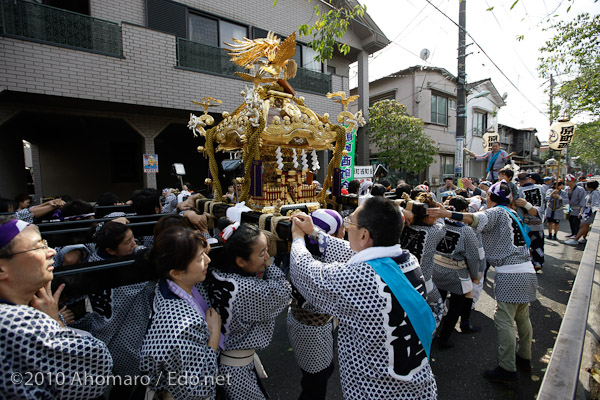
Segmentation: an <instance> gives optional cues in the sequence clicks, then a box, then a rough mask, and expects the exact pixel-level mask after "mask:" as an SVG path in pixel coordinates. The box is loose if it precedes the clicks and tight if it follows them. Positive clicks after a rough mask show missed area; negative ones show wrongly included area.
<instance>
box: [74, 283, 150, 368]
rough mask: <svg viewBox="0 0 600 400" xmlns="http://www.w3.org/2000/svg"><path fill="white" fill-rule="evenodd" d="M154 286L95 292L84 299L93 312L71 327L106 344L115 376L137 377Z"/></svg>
mask: <svg viewBox="0 0 600 400" xmlns="http://www.w3.org/2000/svg"><path fill="white" fill-rule="evenodd" d="M155 286H156V283H155V282H140V283H136V284H133V285H127V286H121V287H118V288H114V289H107V290H104V291H102V292H98V293H94V294H93V295H90V296H89V297H88V300H87V303H88V307H87V308H89V307H90V306H91V309H92V312H89V313H87V314H86V315H85V316H84V317H83V318H82V319H80V320H78V321H76V322H75V323H74V324H73V325H74V326H75V327H76V328H79V329H83V330H86V331H88V332H90V333H91V334H92V335H94V337H97V338H98V339H100V340H102V341H103V342H104V343H106V344H107V346H108V347H109V349H110V351H111V354H112V355H113V359H114V370H113V374H114V375H121V376H135V375H139V374H140V370H139V366H140V358H139V355H140V349H141V348H142V343H143V341H144V337H145V336H146V331H147V328H148V321H149V319H150V316H151V314H152V302H153V299H154V292H155Z"/></svg>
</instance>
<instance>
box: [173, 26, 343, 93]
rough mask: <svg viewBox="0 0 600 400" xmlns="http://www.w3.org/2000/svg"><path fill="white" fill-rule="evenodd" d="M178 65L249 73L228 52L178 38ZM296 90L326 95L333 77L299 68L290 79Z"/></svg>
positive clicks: (224, 72) (223, 72) (231, 74)
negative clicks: (235, 62)
mask: <svg viewBox="0 0 600 400" xmlns="http://www.w3.org/2000/svg"><path fill="white" fill-rule="evenodd" d="M177 65H178V66H179V67H183V68H188V69H192V70H195V71H199V72H210V73H213V74H217V75H223V76H227V77H230V78H231V77H234V72H247V71H246V70H245V69H244V68H242V67H240V66H238V65H236V64H234V63H232V62H231V61H230V59H229V56H228V55H227V50H226V49H222V48H219V47H213V46H208V45H206V44H202V43H198V42H192V41H191V40H187V39H183V38H179V37H178V38H177ZM290 84H291V85H292V86H293V87H294V89H296V90H302V91H307V92H314V93H319V94H325V93H327V92H330V91H331V75H328V74H322V73H320V72H315V71H311V70H308V69H304V68H298V72H297V74H296V77H294V78H292V79H290Z"/></svg>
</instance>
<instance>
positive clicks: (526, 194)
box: [518, 183, 546, 232]
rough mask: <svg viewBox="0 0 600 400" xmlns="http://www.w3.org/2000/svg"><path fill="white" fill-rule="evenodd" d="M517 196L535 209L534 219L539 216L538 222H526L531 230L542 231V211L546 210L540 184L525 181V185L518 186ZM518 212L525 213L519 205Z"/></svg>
mask: <svg viewBox="0 0 600 400" xmlns="http://www.w3.org/2000/svg"><path fill="white" fill-rule="evenodd" d="M518 190H519V192H518V193H519V198H523V199H525V200H527V202H528V203H530V204H531V205H532V206H533V207H535V209H536V210H537V212H538V213H537V215H535V217H537V218H534V220H536V221H537V219H538V218H539V221H540V223H539V224H528V225H529V227H530V228H531V230H532V231H534V232H543V231H544V223H543V221H544V213H545V211H546V194H545V192H544V189H543V188H542V185H535V184H533V183H526V184H525V185H522V186H519V189H518ZM519 213H520V214H521V215H524V214H525V213H527V210H525V209H524V208H522V207H519Z"/></svg>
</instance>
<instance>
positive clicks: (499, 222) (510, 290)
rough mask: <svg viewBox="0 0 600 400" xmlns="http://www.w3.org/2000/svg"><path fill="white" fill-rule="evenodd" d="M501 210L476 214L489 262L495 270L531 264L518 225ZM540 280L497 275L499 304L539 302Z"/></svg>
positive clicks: (522, 275) (526, 275) (530, 275)
mask: <svg viewBox="0 0 600 400" xmlns="http://www.w3.org/2000/svg"><path fill="white" fill-rule="evenodd" d="M508 213H509V211H506V210H505V209H503V208H500V207H493V208H490V209H487V210H485V211H481V212H478V213H475V215H476V216H477V218H478V220H479V222H478V224H477V226H476V227H474V228H475V230H476V231H477V232H479V233H481V237H482V241H483V248H484V250H485V256H486V258H487V260H488V262H489V263H490V264H491V265H492V266H494V267H502V266H507V265H516V264H523V263H527V262H530V256H529V249H528V248H527V246H526V245H525V240H524V239H523V235H522V234H521V230H520V229H519V227H518V225H517V223H516V222H515V221H514V219H513V218H512V217H511V216H510V215H509V214H508ZM536 288H537V277H536V275H535V271H534V270H533V267H532V271H531V273H496V278H495V284H494V294H495V296H496V301H501V302H505V303H520V304H524V303H529V302H532V301H534V300H535V298H536Z"/></svg>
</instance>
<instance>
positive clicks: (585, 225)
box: [565, 181, 600, 244]
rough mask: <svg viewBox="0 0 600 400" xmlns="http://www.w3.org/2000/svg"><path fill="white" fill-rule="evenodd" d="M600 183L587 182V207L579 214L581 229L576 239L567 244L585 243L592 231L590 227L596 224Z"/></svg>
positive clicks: (568, 241) (599, 207) (599, 205)
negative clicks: (599, 184) (599, 185)
mask: <svg viewBox="0 0 600 400" xmlns="http://www.w3.org/2000/svg"><path fill="white" fill-rule="evenodd" d="M597 189H598V181H587V182H586V184H585V190H587V192H588V193H587V195H586V196H585V206H584V207H583V208H582V209H581V211H580V212H579V217H580V218H581V227H580V228H579V232H577V236H575V238H574V239H569V240H567V241H566V242H565V244H579V243H585V241H586V239H585V237H586V236H587V234H588V232H589V231H590V225H591V224H592V223H593V222H594V217H595V216H596V211H598V210H600V192H598V190H597Z"/></svg>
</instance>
